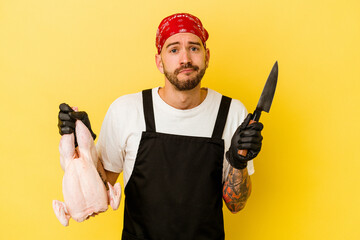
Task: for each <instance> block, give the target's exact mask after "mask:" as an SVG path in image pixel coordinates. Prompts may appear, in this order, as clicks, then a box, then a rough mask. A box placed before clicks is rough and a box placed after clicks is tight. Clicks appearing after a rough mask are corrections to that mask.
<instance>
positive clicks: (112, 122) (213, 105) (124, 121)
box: [96, 87, 254, 186]
mask: <svg viewBox="0 0 360 240" xmlns="http://www.w3.org/2000/svg"><path fill="white" fill-rule="evenodd" d="M158 90H159V88H158V87H157V88H153V89H152V95H153V106H154V115H155V127H156V131H157V132H161V133H168V134H174V135H185V136H197V137H211V135H212V132H213V129H214V126H215V121H216V117H217V113H218V111H219V106H220V102H221V98H222V95H221V94H220V93H218V92H215V91H214V90H211V89H208V93H207V96H206V98H205V100H204V101H203V102H202V103H201V104H200V105H198V106H196V107H194V108H192V109H186V110H180V109H176V108H174V107H171V106H170V105H168V104H167V103H165V102H164V101H163V100H162V99H161V97H160V96H159V93H158ZM246 116H247V111H246V108H245V107H244V105H243V104H242V103H241V102H240V101H239V100H235V99H232V101H231V105H230V109H229V113H228V117H227V121H226V125H225V129H224V132H223V139H224V142H225V151H224V153H225V152H226V151H227V150H228V149H229V147H230V143H231V138H232V136H233V134H234V132H235V131H236V129H237V128H238V126H239V125H240V124H241V123H242V122H243V120H244V119H245V117H246ZM145 130H146V127H145V119H144V111H143V102H142V93H141V92H139V93H135V94H129V95H124V96H122V97H119V98H118V99H116V100H115V101H114V102H113V103H112V104H111V106H110V107H109V110H108V112H107V113H106V116H105V119H104V121H103V124H102V126H101V131H100V134H99V138H98V142H97V145H96V147H97V151H98V154H99V158H100V159H101V161H102V163H103V165H104V168H105V169H106V170H108V171H112V172H117V173H120V172H122V171H124V174H123V176H124V184H125V186H126V184H127V182H128V180H129V179H130V176H131V173H132V171H133V168H134V164H135V159H136V155H137V151H138V147H139V144H140V139H141V134H142V132H143V131H145ZM229 166H230V165H229V163H228V161H227V160H226V159H225V154H224V161H223V182H224V181H225V179H226V177H227V174H228V171H229ZM247 168H248V172H249V175H251V174H253V173H254V165H253V162H252V161H249V162H248V167H247Z"/></svg>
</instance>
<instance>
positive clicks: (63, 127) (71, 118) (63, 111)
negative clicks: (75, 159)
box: [58, 103, 96, 146]
mask: <svg viewBox="0 0 360 240" xmlns="http://www.w3.org/2000/svg"><path fill="white" fill-rule="evenodd" d="M59 109H60V111H59V116H58V127H59V133H60V135H64V134H70V133H73V132H75V122H76V120H81V121H82V122H83V123H84V124H85V126H86V127H87V128H88V129H89V131H90V133H91V136H92V137H93V139H94V140H95V138H96V134H95V133H94V132H93V131H92V129H91V125H90V120H89V117H88V115H87V113H86V112H83V111H82V112H75V111H74V110H73V109H72V108H71V107H70V106H69V105H67V104H66V103H62V104H60V106H59ZM75 146H77V143H76V139H75Z"/></svg>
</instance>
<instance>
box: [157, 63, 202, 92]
mask: <svg viewBox="0 0 360 240" xmlns="http://www.w3.org/2000/svg"><path fill="white" fill-rule="evenodd" d="M186 68H191V69H193V70H194V71H198V70H199V67H198V66H195V65H192V64H191V63H187V64H185V65H183V66H181V67H179V68H178V69H176V70H175V71H174V73H171V72H168V71H166V69H165V67H164V74H165V77H166V78H167V79H168V80H169V82H170V83H171V84H172V85H173V86H174V87H175V88H176V89H177V90H179V91H188V90H192V89H194V88H195V87H196V86H197V85H199V83H200V82H201V79H202V78H203V76H204V74H205V71H206V67H205V68H202V69H200V71H198V73H197V74H196V76H195V77H192V78H189V79H187V80H185V81H180V80H179V79H178V78H177V75H178V74H179V73H180V71H181V70H183V69H186Z"/></svg>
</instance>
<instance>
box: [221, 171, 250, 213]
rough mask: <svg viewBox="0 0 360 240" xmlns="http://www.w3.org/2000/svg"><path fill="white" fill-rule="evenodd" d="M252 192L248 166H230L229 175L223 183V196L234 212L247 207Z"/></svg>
mask: <svg viewBox="0 0 360 240" xmlns="http://www.w3.org/2000/svg"><path fill="white" fill-rule="evenodd" d="M250 193H251V180H250V176H249V174H248V171H247V168H244V169H240V170H239V169H236V168H233V167H231V166H230V170H229V175H228V177H227V179H226V181H225V183H224V185H223V198H224V201H225V204H226V206H227V207H228V209H229V210H230V211H231V212H232V213H237V212H239V211H240V210H241V209H243V208H244V207H245V203H246V200H247V199H248V198H249V196H250Z"/></svg>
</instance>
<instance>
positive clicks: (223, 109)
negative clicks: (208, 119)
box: [212, 96, 231, 139]
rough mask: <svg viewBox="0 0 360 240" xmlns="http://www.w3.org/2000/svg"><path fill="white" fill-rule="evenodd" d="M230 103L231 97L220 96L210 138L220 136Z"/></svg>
mask: <svg viewBox="0 0 360 240" xmlns="http://www.w3.org/2000/svg"><path fill="white" fill-rule="evenodd" d="M230 104H231V98H229V97H226V96H222V98H221V102H220V107H219V112H218V115H217V118H216V122H215V127H214V131H213V134H212V138H218V139H221V138H222V135H223V132H224V128H225V124H226V119H227V115H228V113H229V108H230Z"/></svg>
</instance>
